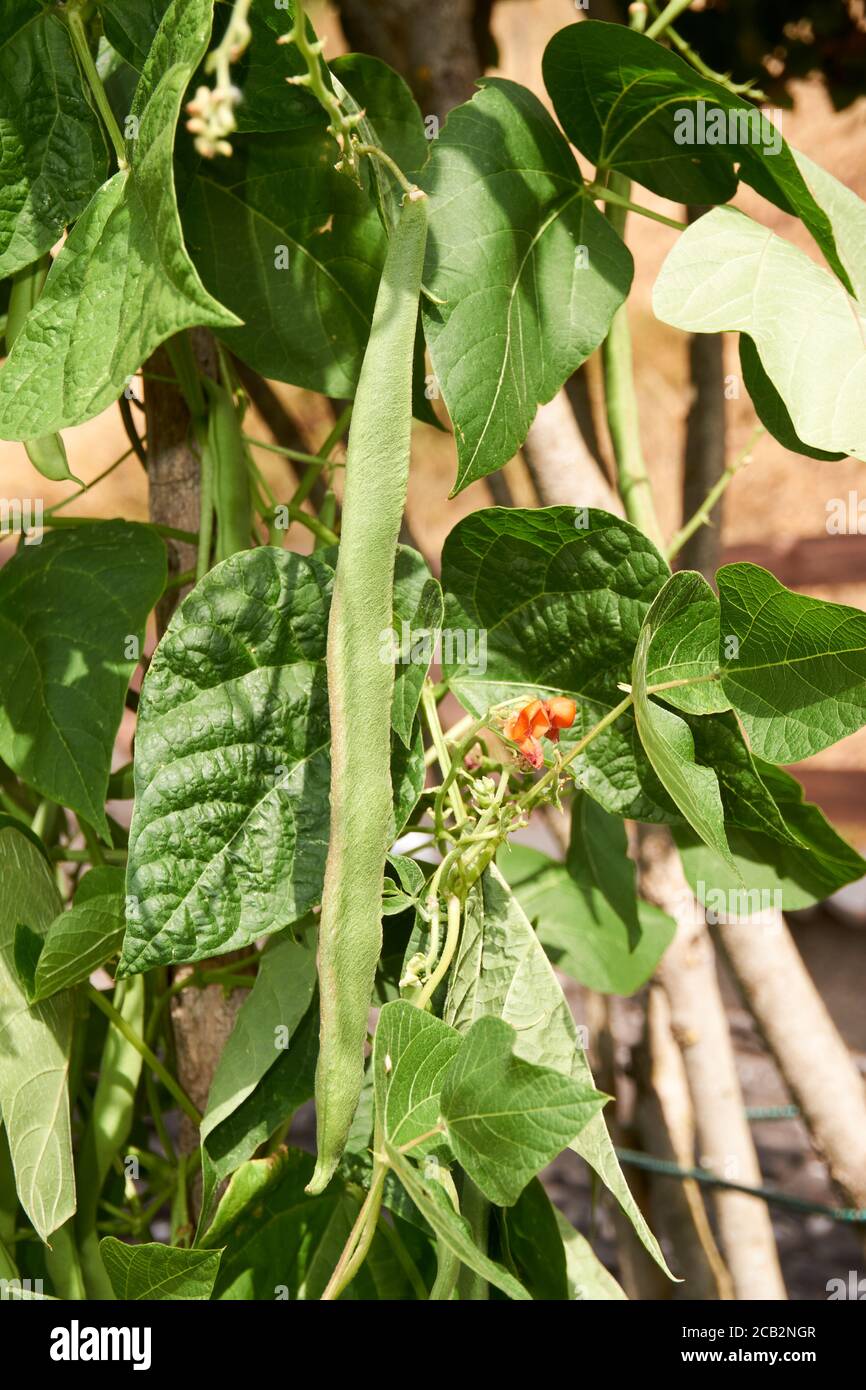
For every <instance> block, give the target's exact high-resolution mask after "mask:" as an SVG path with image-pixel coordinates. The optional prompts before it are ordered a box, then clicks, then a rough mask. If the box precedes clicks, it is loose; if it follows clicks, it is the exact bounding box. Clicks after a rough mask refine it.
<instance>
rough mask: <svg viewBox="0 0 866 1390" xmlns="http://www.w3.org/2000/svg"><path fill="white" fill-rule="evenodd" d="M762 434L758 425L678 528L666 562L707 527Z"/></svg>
mask: <svg viewBox="0 0 866 1390" xmlns="http://www.w3.org/2000/svg"><path fill="white" fill-rule="evenodd" d="M764 433H765V431H764V426H763V425H759V426H758V428H757V429H756V431H755V433H754V434H753V435H752V438H751V439H750V440H749V442H748V444H747V445H746V447H745V449H744V450H743V451H742V453H740V454H738V455H737V457H736V458H735V459H734V461H733V463H729V464H728V466H727V467H726V468H725V471H724V472H723V473H722V476H721V477H720V478H719V480H718V482H717V483H715V484H714V485H713V487H711V488H710V490H709V492H708V493H707V495H706V497H705V498H704V500H703V502H702V503H701V505H700V506H699V507H698V509H697V511H696V512H695V514H694V516H692V517H690V518H689V520H688V521H687V522H686V523H685V524H684V525H683V526H681V527H680V529H679V531H677V533H676V535H675V536H674V537H673V539H672V540H671V542H670V544H669V545H668V548H667V550H666V551H665V555H666V557H667V559H668V560H673V558H674V556H676V555H679V553H680V551H681V550H682V548H683V546H684V545H685V543H686V541H688V540H689V539H690V538H691V537H692V536H693V535H694V533H695V531H697V530H699V529H700V527H701V526H708V525H709V522H710V516H711V513H712V510H713V508H714V507H715V506H716V504H717V503H718V502H719V501H720V500H721V498H722V496H723V495H724V493H725V491H726V490H727V488H728V485H729V484H730V482H731V479H732V478H734V477H735V476H736V474H737V473H739V471H740V469H741V468H744V467H745V465H746V464H747V463H750V462H751V459H752V449H753V448H754V447H755V444H756V443H757V442H758V440H759V439H760V437H761V435H762V434H764Z"/></svg>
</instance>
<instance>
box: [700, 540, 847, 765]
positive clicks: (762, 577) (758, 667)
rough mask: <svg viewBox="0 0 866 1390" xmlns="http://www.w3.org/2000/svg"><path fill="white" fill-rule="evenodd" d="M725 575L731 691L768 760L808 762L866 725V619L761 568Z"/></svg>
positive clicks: (730, 568) (729, 568)
mask: <svg viewBox="0 0 866 1390" xmlns="http://www.w3.org/2000/svg"><path fill="white" fill-rule="evenodd" d="M716 578H717V582H718V585H719V599H720V602H721V605H722V686H723V688H724V691H725V694H726V695H727V696H728V699H729V700H730V701H731V704H732V705H733V707H734V709H735V710H736V711H737V714H738V715H739V716H740V718H741V720H742V721H743V727H744V728H745V730H746V733H747V735H748V737H749V742H750V743H751V745H752V748H753V750H754V751H755V752H756V753H757V754H758V755H759V757H762V758H766V759H767V761H768V762H772V763H795V762H799V761H800V759H801V758H808V757H811V755H812V754H813V753H819V752H820V751H821V749H822V748H829V746H830V744H831V743H837V742H838V741H839V739H841V738H845V737H846V735H848V734H853V733H854V732H855V731H856V730H857V729H859V728H861V727H862V726H863V725H864V724H866V613H863V612H861V611H860V609H859V608H848V607H846V606H845V605H843V604H841V603H825V602H823V601H822V600H821V599H816V598H809V597H807V596H806V595H805V594H795V593H792V592H791V590H790V589H786V588H785V586H784V584H780V583H779V581H778V579H775V578H774V577H773V575H772V574H770V573H769V572H768V571H767V570H765V569H761V567H760V566H759V565H749V564H736V565H725V566H724V567H723V568H722V569H720V570H719V572H718V575H717V576H716ZM726 648H727V649H726Z"/></svg>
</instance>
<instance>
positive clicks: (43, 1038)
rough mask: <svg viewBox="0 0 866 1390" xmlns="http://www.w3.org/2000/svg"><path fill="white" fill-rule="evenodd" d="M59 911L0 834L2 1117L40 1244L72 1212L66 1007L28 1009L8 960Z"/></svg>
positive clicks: (42, 869)
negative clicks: (20, 941) (23, 929)
mask: <svg viewBox="0 0 866 1390" xmlns="http://www.w3.org/2000/svg"><path fill="white" fill-rule="evenodd" d="M59 910H60V896H59V894H58V892H57V887H56V885H55V882H54V876H53V874H52V872H51V870H50V868H49V867H48V865H47V864H46V862H45V859H44V857H43V855H42V854H40V852H39V850H38V849H36V848H35V846H34V845H33V844H32V843H31V841H30V840H29V839H28V838H27V837H26V836H24V835H21V834H19V832H18V831H17V830H14V829H12V828H11V827H4V828H2V829H0V1112H2V1117H3V1125H4V1128H5V1130H6V1136H7V1138H8V1140H9V1151H10V1153H11V1155H12V1164H13V1167H14V1169H15V1185H16V1187H17V1189H18V1198H19V1201H20V1202H21V1205H22V1207H23V1208H24V1210H25V1212H26V1213H27V1217H28V1219H29V1220H30V1221H31V1222H32V1224H33V1226H34V1227H35V1229H36V1231H37V1233H38V1234H39V1236H41V1238H42V1239H43V1240H48V1237H49V1236H50V1235H51V1232H52V1231H56V1230H57V1228H58V1227H59V1226H62V1225H63V1223H64V1222H65V1221H66V1220H68V1218H69V1217H70V1216H72V1214H73V1213H74V1211H75V1167H74V1163H73V1157H72V1135H71V1131H70V1124H69V1094H68V1080H69V1055H70V1049H71V1047H72V1003H71V999H70V996H69V995H68V994H59V995H55V997H54V998H53V999H48V1000H46V1002H45V1003H44V1004H37V1005H35V1006H34V1007H33V1008H32V1009H31V1008H30V1007H29V1006H28V1003H27V999H26V997H25V995H24V991H23V989H22V987H21V984H20V982H19V979H18V973H17V971H16V969H15V962H14V938H15V928H16V926H17V925H18V924H19V923H21V922H23V923H26V925H27V926H28V927H29V928H30V930H31V931H32V932H35V933H36V934H37V935H38V936H42V935H43V934H44V933H45V932H46V931H47V929H48V926H49V923H50V922H51V921H52V920H53V919H54V918H55V917H56V916H57V913H58V912H59Z"/></svg>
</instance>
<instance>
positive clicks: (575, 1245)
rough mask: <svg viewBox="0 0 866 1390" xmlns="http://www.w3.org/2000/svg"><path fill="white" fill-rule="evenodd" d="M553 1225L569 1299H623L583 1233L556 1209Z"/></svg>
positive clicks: (612, 1278)
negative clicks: (561, 1250)
mask: <svg viewBox="0 0 866 1390" xmlns="http://www.w3.org/2000/svg"><path fill="white" fill-rule="evenodd" d="M556 1224H557V1226H558V1227H559V1233H560V1235H561V1236H562V1243H563V1246H564V1247H565V1265H566V1278H567V1281H568V1296H569V1298H573V1299H590V1300H591V1301H592V1302H598V1301H600V1300H622V1299H625V1298H626V1295H625V1294H624V1293H623V1291H622V1289H621V1288H620V1286H619V1284H618V1283H617V1282H616V1280H615V1279H614V1277H613V1275H612V1274H609V1273H608V1271H607V1270H606V1269H605V1267H604V1265H603V1264H602V1262H601V1260H600V1259H599V1258H598V1256H597V1255H596V1254H595V1252H594V1250H593V1248H592V1246H591V1245H590V1243H589V1241H588V1240H587V1239H586V1236H582V1235H581V1234H580V1231H576V1230H575V1229H574V1227H573V1226H572V1224H571V1222H570V1221H566V1219H565V1217H564V1216H563V1214H562V1212H561V1211H558V1212H556Z"/></svg>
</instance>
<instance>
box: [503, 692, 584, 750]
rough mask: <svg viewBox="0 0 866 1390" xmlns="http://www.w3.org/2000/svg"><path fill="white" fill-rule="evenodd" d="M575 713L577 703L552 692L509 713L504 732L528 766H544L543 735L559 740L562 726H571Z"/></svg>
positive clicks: (553, 741)
mask: <svg viewBox="0 0 866 1390" xmlns="http://www.w3.org/2000/svg"><path fill="white" fill-rule="evenodd" d="M576 714H577V705H576V704H575V702H574V700H570V699H569V698H568V697H567V696H566V695H554V696H553V697H552V698H551V699H549V700H530V701H529V703H528V704H526V705H524V706H523V708H522V709H519V710H516V711H515V713H514V714H511V715H509V717H508V718H507V719H506V721H505V724H504V726H503V733H504V734H505V737H506V738H507V739H510V741H511V742H512V743H516V744H517V747H518V748H519V750H520V754H521V756H522V757H523V759H524V760H525V762H527V763H528V764H529V766H530V767H533V768H539V767H543V766H544V750H543V748H542V746H541V740H542V739H543V738H548V739H550V741H551V743H557V742H558V741H559V733H560V730H561V729H570V728H571V726H572V724H573V723H574V719H575V715H576Z"/></svg>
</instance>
